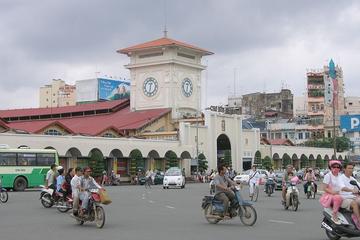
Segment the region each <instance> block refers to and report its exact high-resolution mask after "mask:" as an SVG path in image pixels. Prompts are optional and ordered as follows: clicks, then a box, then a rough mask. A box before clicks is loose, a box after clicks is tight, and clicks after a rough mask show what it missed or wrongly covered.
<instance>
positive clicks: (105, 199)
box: [99, 190, 112, 205]
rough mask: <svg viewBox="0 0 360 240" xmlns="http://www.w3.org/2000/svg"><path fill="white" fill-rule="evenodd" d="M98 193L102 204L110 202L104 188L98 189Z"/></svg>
mask: <svg viewBox="0 0 360 240" xmlns="http://www.w3.org/2000/svg"><path fill="white" fill-rule="evenodd" d="M99 195H100V201H101V203H102V204H105V205H108V204H110V203H112V201H111V199H110V197H109V195H108V193H107V192H106V191H105V190H102V191H100V192H99Z"/></svg>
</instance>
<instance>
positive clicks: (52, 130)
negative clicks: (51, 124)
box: [44, 129, 63, 136]
mask: <svg viewBox="0 0 360 240" xmlns="http://www.w3.org/2000/svg"><path fill="white" fill-rule="evenodd" d="M44 134H45V135H52V136H61V135H63V134H62V133H61V132H60V131H58V130H56V129H49V130H47V131H45V132H44Z"/></svg>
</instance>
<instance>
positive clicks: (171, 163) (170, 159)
mask: <svg viewBox="0 0 360 240" xmlns="http://www.w3.org/2000/svg"><path fill="white" fill-rule="evenodd" d="M165 158H166V169H169V168H171V167H178V166H179V161H178V159H177V156H176V153H174V152H173V151H169V152H167V153H166V154H165Z"/></svg>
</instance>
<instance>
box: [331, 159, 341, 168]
mask: <svg viewBox="0 0 360 240" xmlns="http://www.w3.org/2000/svg"><path fill="white" fill-rule="evenodd" d="M335 164H337V165H339V166H340V167H341V161H339V160H330V161H329V168H331V167H332V165H335Z"/></svg>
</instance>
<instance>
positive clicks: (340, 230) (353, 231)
mask: <svg viewBox="0 0 360 240" xmlns="http://www.w3.org/2000/svg"><path fill="white" fill-rule="evenodd" d="M350 184H351V185H354V186H356V187H357V188H358V189H359V190H360V187H359V186H358V185H357V183H356V181H350ZM352 214H353V213H352V212H351V211H348V210H346V209H342V208H341V209H340V210H339V212H338V218H339V221H340V224H335V223H334V222H333V221H332V220H331V216H332V209H331V208H324V210H323V215H324V219H323V220H322V222H321V228H323V229H324V230H325V233H326V236H327V237H328V238H329V239H330V240H338V239H340V238H341V237H347V238H353V237H360V230H358V229H357V228H356V225H355V224H354V222H353V220H352V218H351V215H352Z"/></svg>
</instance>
